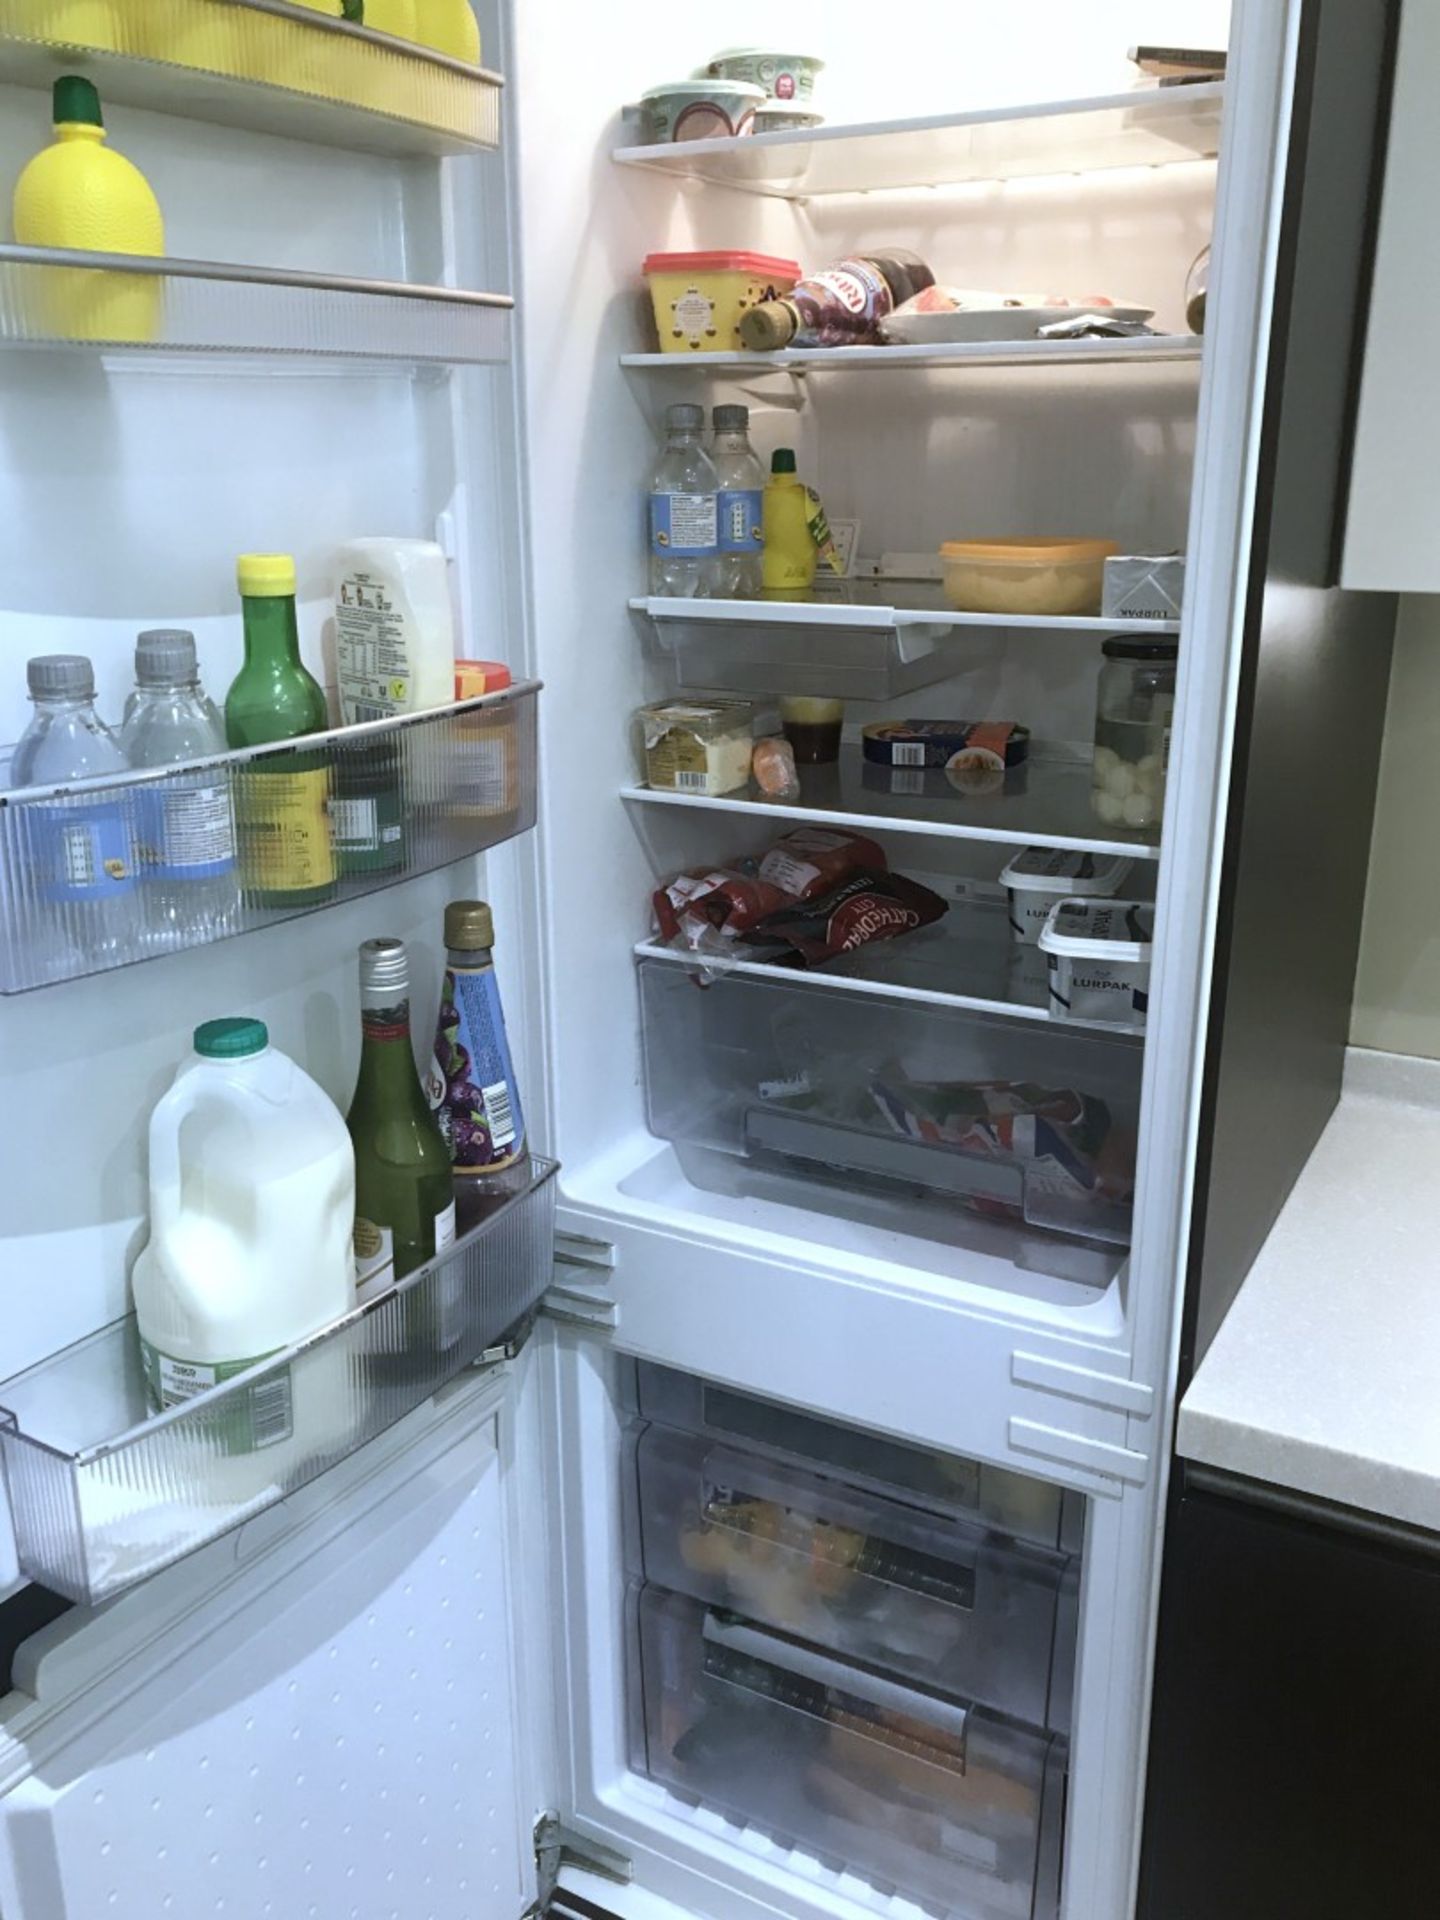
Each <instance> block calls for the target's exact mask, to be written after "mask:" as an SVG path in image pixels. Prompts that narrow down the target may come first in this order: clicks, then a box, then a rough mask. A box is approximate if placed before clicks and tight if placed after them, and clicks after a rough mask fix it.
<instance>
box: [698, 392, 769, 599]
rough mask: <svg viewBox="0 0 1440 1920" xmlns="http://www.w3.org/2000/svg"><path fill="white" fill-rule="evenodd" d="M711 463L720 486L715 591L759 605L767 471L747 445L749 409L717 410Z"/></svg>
mask: <svg viewBox="0 0 1440 1920" xmlns="http://www.w3.org/2000/svg"><path fill="white" fill-rule="evenodd" d="M711 419H712V420H713V421H714V423H715V439H714V442H713V444H712V446H711V448H710V458H711V459H712V460H713V461H714V463H715V478H716V480H717V481H718V482H719V492H718V495H717V500H718V504H719V514H718V522H719V555H718V558H717V560H716V567H715V591H716V593H717V594H719V595H720V596H721V598H722V599H726V600H758V599H759V598H760V595H761V592H762V590H763V588H764V584H765V583H764V581H763V579H762V578H761V555H762V553H763V551H764V536H763V534H762V532H761V525H760V503H761V498H762V496H763V494H764V492H765V469H764V467H762V466H761V464H760V461H759V459H758V458H757V457H756V453H755V449H754V448H753V447H752V446H751V444H750V409H749V408H748V407H716V408H715V410H714V412H713V413H712V414H711Z"/></svg>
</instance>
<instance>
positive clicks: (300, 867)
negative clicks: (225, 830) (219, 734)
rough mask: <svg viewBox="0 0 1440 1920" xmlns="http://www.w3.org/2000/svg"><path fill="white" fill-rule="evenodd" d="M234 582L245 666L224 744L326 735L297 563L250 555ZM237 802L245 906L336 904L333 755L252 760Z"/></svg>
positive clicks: (230, 698)
mask: <svg viewBox="0 0 1440 1920" xmlns="http://www.w3.org/2000/svg"><path fill="white" fill-rule="evenodd" d="M237 574H238V578H239V584H240V598H241V602H242V605H243V607H244V612H245V661H244V664H243V666H242V667H241V669H240V671H239V673H238V674H237V675H236V676H235V680H234V683H233V685H232V686H231V688H230V691H229V693H228V694H227V695H226V696H225V738H226V740H227V741H228V743H229V744H230V745H231V746H232V747H258V746H264V745H266V744H267V743H268V742H270V741H272V740H296V739H300V738H301V737H303V736H304V735H305V734H307V733H323V732H324V730H325V729H326V727H327V726H328V725H329V723H330V718H329V714H328V713H327V712H326V708H325V694H324V692H323V690H322V688H321V686H320V683H319V682H318V681H317V680H316V679H314V677H313V676H312V675H311V674H309V673H308V672H307V671H306V670H305V668H304V666H303V665H302V664H301V660H300V633H299V628H298V626H297V624H296V620H295V562H294V560H292V559H291V557H290V556H289V554H285V553H246V554H242V555H241V557H240V561H239V565H238V568H237ZM235 799H236V808H235V811H236V821H237V825H238V827H239V838H240V871H241V880H242V883H243V885H244V889H245V898H246V900H247V902H248V903H249V904H250V905H251V906H257V907H281V908H289V909H290V910H292V911H293V910H295V909H297V908H302V907H318V906H321V905H323V904H324V902H325V901H327V900H332V899H333V898H334V897H335V854H334V850H333V848H332V846H331V842H330V820H329V805H330V759H329V756H328V754H326V753H324V752H320V751H314V752H310V753H305V752H296V753H277V754H266V755H264V756H262V757H260V758H257V759H255V760H252V761H250V762H248V763H247V765H246V766H245V768H244V769H243V771H242V772H241V773H240V774H239V776H238V777H237V780H236V791H235Z"/></svg>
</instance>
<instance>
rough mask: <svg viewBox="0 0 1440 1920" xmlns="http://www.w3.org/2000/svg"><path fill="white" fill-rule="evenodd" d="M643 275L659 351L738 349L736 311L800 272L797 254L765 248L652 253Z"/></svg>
mask: <svg viewBox="0 0 1440 1920" xmlns="http://www.w3.org/2000/svg"><path fill="white" fill-rule="evenodd" d="M645 277H646V279H647V280H648V281H649V282H650V299H651V302H652V304H653V305H654V308H655V331H656V333H657V334H658V335H659V336H660V351H661V352H662V353H738V352H739V351H740V348H741V344H742V343H741V339H740V316H741V314H742V313H744V312H745V311H746V310H747V309H748V308H750V307H754V306H758V305H759V304H760V302H761V301H762V300H776V299H778V298H779V297H780V295H781V294H783V293H788V292H789V291H790V289H791V287H793V286H794V284H795V282H796V281H797V280H798V279H799V278H800V263H799V261H798V260H781V259H779V258H777V257H775V256H774V255H772V254H768V253H747V252H744V251H741V252H733V251H732V252H720V253H652V254H648V255H647V256H646V260H645Z"/></svg>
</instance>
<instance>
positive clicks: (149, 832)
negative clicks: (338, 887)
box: [120, 627, 240, 946]
mask: <svg viewBox="0 0 1440 1920" xmlns="http://www.w3.org/2000/svg"><path fill="white" fill-rule="evenodd" d="M120 745H121V747H122V748H123V749H124V753H125V757H126V759H127V760H128V761H129V763H130V765H131V766H132V767H178V766H186V765H188V764H190V763H191V762H192V761H195V760H203V759H205V758H206V757H207V756H208V755H210V754H212V753H223V752H224V751H225V723H224V721H223V720H222V719H221V718H220V715H219V712H218V711H217V710H216V707H215V704H214V702H213V701H212V700H210V699H209V698H207V696H206V693H205V689H204V688H203V687H202V686H201V684H200V672H199V668H198V666H197V664H196V659H195V636H194V634H193V633H186V632H184V631H183V630H182V629H180V628H172V627H165V628H159V629H156V630H154V631H152V632H150V633H142V634H141V635H140V637H139V639H138V640H137V641H136V643H135V691H134V693H133V695H132V696H131V699H130V702H129V704H128V705H127V707H126V717H125V723H124V725H123V727H122V728H121V731H120ZM135 803H136V804H135V817H136V829H137V834H138V838H139V843H140V844H139V852H140V892H141V901H142V905H143V908H144V915H145V923H146V927H147V929H148V931H149V934H150V936H151V938H152V939H153V940H156V941H158V942H159V943H161V944H162V945H173V946H186V945H190V944H192V943H193V942H195V941H197V940H205V939H214V938H215V937H216V936H217V935H219V934H223V933H228V932H229V931H230V930H231V929H232V927H233V925H234V921H235V915H236V913H237V911H238V908H239V900H240V895H239V876H238V873H237V869H236V857H235V821H234V815H233V811H232V803H231V793H230V782H229V779H228V777H227V775H226V772H225V770H224V769H223V768H210V769H208V770H202V771H199V772H197V773H195V774H193V775H190V776H187V777H185V778H183V779H182V778H178V777H177V778H175V779H171V780H166V781H157V782H154V783H153V784H151V785H149V786H146V787H141V788H137V789H136V794H135Z"/></svg>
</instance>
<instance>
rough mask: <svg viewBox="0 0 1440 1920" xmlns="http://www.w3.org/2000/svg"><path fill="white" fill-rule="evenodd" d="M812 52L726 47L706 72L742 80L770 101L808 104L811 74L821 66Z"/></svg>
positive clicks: (816, 71) (810, 95)
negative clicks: (764, 94)
mask: <svg viewBox="0 0 1440 1920" xmlns="http://www.w3.org/2000/svg"><path fill="white" fill-rule="evenodd" d="M824 64H825V62H824V61H823V60H817V59H816V58H815V55H814V54H813V53H777V52H776V51H775V49H774V48H773V47H727V48H726V49H725V51H724V52H723V53H717V54H716V56H715V58H714V59H713V60H712V61H711V62H710V66H709V69H708V71H709V72H710V73H711V74H713V75H714V76H715V77H716V78H717V79H720V80H744V81H748V82H749V84H750V85H751V86H753V87H759V88H761V89H762V91H763V92H765V93H767V94H768V95H769V96H770V98H771V99H772V100H778V101H780V102H782V103H788V102H790V101H798V102H799V103H800V105H801V106H805V105H807V104H808V103H809V101H810V99H811V97H812V96H813V94H814V92H815V76H816V74H817V73H819V71H820V69H821V68H822V67H823V66H824Z"/></svg>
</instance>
